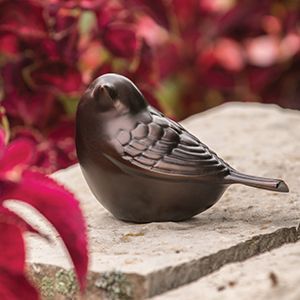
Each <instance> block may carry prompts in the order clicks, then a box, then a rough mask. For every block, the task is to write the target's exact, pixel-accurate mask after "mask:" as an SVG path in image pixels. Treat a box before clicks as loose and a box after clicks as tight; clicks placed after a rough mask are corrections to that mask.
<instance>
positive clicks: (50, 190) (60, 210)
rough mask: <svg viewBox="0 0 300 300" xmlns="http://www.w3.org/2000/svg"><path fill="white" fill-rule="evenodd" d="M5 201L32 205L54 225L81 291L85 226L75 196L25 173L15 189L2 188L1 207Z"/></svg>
mask: <svg viewBox="0 0 300 300" xmlns="http://www.w3.org/2000/svg"><path fill="white" fill-rule="evenodd" d="M5 199H16V200H21V201H24V202H26V203H28V204H30V205H32V206H33V207H34V208H35V209H37V210H38V211H39V212H40V213H41V214H42V215H44V216H45V218H47V219H48V220H49V222H50V223H52V224H53V226H54V227H55V228H56V230H57V232H58V233H59V234H60V236H61V238H62V240H63V241H64V243H65V245H66V248H67V249H68V251H69V254H70V256H71V258H72V261H73V264H74V267H75V270H76V273H77V276H78V280H79V282H80V285H81V288H83V287H84V285H85V276H86V273H87V266H88V255H87V239H86V226H85V222H84V218H83V215H82V213H81V210H80V208H79V203H78V202H77V201H76V200H75V198H74V196H73V195H72V194H71V193H70V192H69V191H67V190H66V189H64V188H63V186H61V185H59V184H58V183H56V182H55V181H54V180H52V179H50V178H48V177H46V176H44V175H42V174H38V173H34V172H30V171H27V172H24V173H23V178H22V180H21V181H20V182H19V183H18V184H17V185H13V186H7V185H6V186H4V188H3V190H2V194H1V195H0V203H1V202H3V201H4V200H5ZM66 216H67V217H66Z"/></svg>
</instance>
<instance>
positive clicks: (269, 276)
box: [152, 242, 300, 300]
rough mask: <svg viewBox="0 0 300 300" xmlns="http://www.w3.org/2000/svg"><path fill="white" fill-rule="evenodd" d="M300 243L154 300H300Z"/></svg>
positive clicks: (228, 266) (266, 254)
mask: <svg viewBox="0 0 300 300" xmlns="http://www.w3.org/2000/svg"><path fill="white" fill-rule="evenodd" d="M299 265H300V242H297V243H296V244H293V245H285V246H282V247H281V248H279V249H276V250H273V251H271V252H268V253H265V254H262V255H259V256H256V257H253V258H251V259H249V260H247V261H245V262H241V263H235V264H229V265H227V266H225V267H223V268H222V269H221V270H219V271H218V272H215V273H213V274H211V275H209V276H206V277H205V278H202V279H199V280H198V281H196V282H194V283H191V284H188V285H186V286H184V287H182V288H179V289H176V290H174V291H171V292H168V293H166V294H163V295H160V296H157V297H154V298H152V299H153V300H177V299H184V300H199V299H205V300H219V299H220V300H232V299H242V300H252V299H256V300H266V299H269V300H270V299H272V300H282V299H284V300H299V299H300V286H299V282H300V269H299Z"/></svg>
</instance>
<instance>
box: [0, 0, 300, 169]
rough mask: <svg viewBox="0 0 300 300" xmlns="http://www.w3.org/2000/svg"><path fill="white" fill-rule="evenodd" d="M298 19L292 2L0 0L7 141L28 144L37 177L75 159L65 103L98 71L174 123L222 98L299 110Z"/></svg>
mask: <svg viewBox="0 0 300 300" xmlns="http://www.w3.org/2000/svg"><path fill="white" fill-rule="evenodd" d="M28 15H30V17H28ZM299 20H300V4H299V3H296V2H295V1H294V2H293V1H292V2H291V1H287V2H283V1H280V0H273V1H271V0H242V1H232V0H221V1H220V0H186V1H182V0H172V1H164V0H155V1H154V0H152V1H148V0H128V1H127V0H126V1H125V0H112V1H108V0H94V1H92V0H81V1H79V0H70V1H62V0H46V1H36V0H29V1H23V2H22V3H19V2H17V1H10V0H2V1H0V55H1V54H2V56H3V59H2V60H1V61H3V67H2V68H1V75H2V78H3V90H4V98H3V102H2V105H3V106H4V107H5V108H6V110H7V115H8V118H9V121H10V124H11V127H12V138H16V137H20V136H23V138H27V139H29V140H33V141H34V143H35V144H36V145H37V148H38V153H39V154H38V156H37V157H38V158H37V159H36V160H35V161H33V165H35V167H37V168H39V170H43V171H44V172H45V173H49V172H52V171H54V170H57V169H59V168H63V167H66V166H68V165H70V164H72V163H74V162H76V157H75V155H74V153H75V149H74V142H73V141H71V138H72V135H71V133H70V132H71V130H69V128H72V127H73V125H72V124H71V123H72V122H74V111H75V106H76V103H77V101H78V99H79V96H80V94H81V93H82V91H83V90H84V88H85V87H86V86H87V85H88V84H89V82H90V81H91V80H92V79H93V78H95V77H96V76H98V75H100V74H103V73H104V72H117V73H122V74H124V75H126V76H128V77H130V78H131V79H132V80H134V81H135V83H136V84H137V85H138V86H139V87H140V88H141V89H142V91H143V92H144V93H145V94H146V95H147V96H148V97H149V98H150V100H151V103H152V104H153V105H156V106H159V105H161V106H162V107H163V108H164V109H165V110H166V113H167V114H169V115H170V116H172V117H176V118H177V119H181V118H184V117H186V116H188V115H190V114H192V113H195V112H198V111H201V110H204V109H207V108H209V107H211V106H214V105H217V104H219V103H222V102H224V101H232V100H234V101H261V102H275V103H278V104H280V105H282V106H284V107H291V108H300V103H299V100H298V99H299V93H300V90H299V80H298V78H299V76H300V73H299V70H300V55H299V53H300V32H299V28H300V26H299ZM61 124H62V125H61ZM60 128H67V130H65V129H64V130H62V133H61V134H60V135H59V138H58V139H57V137H56V136H57V135H56V134H53V132H57V131H58V130H60Z"/></svg>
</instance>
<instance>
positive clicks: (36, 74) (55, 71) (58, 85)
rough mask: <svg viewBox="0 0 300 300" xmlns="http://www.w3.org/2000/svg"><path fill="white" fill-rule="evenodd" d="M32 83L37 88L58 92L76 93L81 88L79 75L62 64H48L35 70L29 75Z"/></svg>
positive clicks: (58, 62) (72, 68)
mask: <svg viewBox="0 0 300 300" xmlns="http://www.w3.org/2000/svg"><path fill="white" fill-rule="evenodd" d="M31 77H32V79H33V81H34V83H35V84H36V85H37V86H39V87H45V88H49V89H50V90H53V89H55V90H57V91H58V92H64V93H72V92H78V91H80V90H81V88H82V79H81V74H80V72H79V71H78V69H77V68H76V67H73V66H69V65H67V64H64V63H63V62H60V61H57V62H49V63H45V64H43V65H41V66H39V67H38V68H36V69H35V70H34V71H32V73H31Z"/></svg>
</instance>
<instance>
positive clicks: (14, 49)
mask: <svg viewBox="0 0 300 300" xmlns="http://www.w3.org/2000/svg"><path fill="white" fill-rule="evenodd" d="M0 52H2V53H5V54H8V55H12V54H13V55H14V54H17V53H18V52H19V43H18V39H17V37H16V36H15V35H13V34H10V33H2V34H0Z"/></svg>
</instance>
